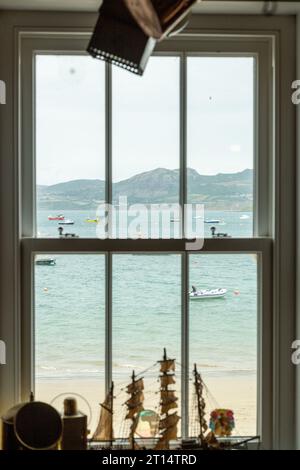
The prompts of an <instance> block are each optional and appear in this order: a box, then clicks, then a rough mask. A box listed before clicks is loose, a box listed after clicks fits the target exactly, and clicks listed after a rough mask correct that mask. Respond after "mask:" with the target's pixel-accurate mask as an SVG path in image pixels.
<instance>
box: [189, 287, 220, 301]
mask: <svg viewBox="0 0 300 470" xmlns="http://www.w3.org/2000/svg"><path fill="white" fill-rule="evenodd" d="M226 294H227V289H203V290H192V291H191V292H190V293H189V296H190V299H191V300H203V299H219V298H221V297H224V296H225V295H226Z"/></svg>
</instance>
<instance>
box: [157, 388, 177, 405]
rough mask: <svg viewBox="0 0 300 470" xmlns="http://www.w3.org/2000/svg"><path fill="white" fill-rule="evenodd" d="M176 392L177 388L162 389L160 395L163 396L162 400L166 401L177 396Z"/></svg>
mask: <svg viewBox="0 0 300 470" xmlns="http://www.w3.org/2000/svg"><path fill="white" fill-rule="evenodd" d="M175 393H176V392H175V390H161V391H160V396H161V398H162V401H163V402H164V403H165V401H167V402H168V401H170V400H171V401H172V400H173V399H174V398H176V395H175Z"/></svg>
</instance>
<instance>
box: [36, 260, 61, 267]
mask: <svg viewBox="0 0 300 470" xmlns="http://www.w3.org/2000/svg"><path fill="white" fill-rule="evenodd" d="M35 264H36V265H37V266H55V265H56V259H55V258H37V259H36V260H35Z"/></svg>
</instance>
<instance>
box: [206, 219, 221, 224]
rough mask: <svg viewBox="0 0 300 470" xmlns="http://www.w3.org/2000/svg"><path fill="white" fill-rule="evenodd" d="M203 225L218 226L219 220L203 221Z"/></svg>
mask: <svg viewBox="0 0 300 470" xmlns="http://www.w3.org/2000/svg"><path fill="white" fill-rule="evenodd" d="M204 223H205V224H219V223H220V220H218V219H208V220H204Z"/></svg>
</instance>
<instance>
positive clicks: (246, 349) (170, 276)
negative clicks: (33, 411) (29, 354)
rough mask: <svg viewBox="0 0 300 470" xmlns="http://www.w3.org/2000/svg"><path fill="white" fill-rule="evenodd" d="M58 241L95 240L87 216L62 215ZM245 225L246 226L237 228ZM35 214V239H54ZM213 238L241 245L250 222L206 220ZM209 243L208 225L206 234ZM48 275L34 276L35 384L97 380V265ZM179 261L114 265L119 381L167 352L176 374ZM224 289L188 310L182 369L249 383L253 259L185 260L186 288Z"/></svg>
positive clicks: (101, 339) (96, 260)
mask: <svg viewBox="0 0 300 470" xmlns="http://www.w3.org/2000/svg"><path fill="white" fill-rule="evenodd" d="M64 215H65V217H66V218H71V219H73V220H74V221H75V225H74V226H70V227H66V228H65V231H70V232H76V233H77V234H78V235H80V236H85V237H95V225H94V224H87V223H86V222H85V219H86V217H88V216H94V214H91V213H85V212H81V213H78V212H76V211H67V212H66V211H65V212H64ZM242 215H249V218H248V219H245V218H243V219H241V218H240V217H241V216H242ZM47 217H48V212H45V211H41V212H39V214H38V231H39V233H40V235H41V236H56V234H57V222H50V221H48V219H47ZM205 218H206V219H208V218H217V219H220V220H222V225H221V226H219V227H218V226H217V227H218V230H220V231H226V232H228V233H230V234H231V235H232V236H239V237H243V236H250V235H251V231H252V218H251V214H244V213H239V212H228V213H226V212H223V213H220V212H219V213H218V212H214V213H207V214H205ZM205 230H206V233H207V234H209V225H207V224H206V226H205ZM54 257H55V258H56V266H36V267H35V334H36V350H35V353H36V376H37V378H47V379H55V378H100V379H103V378H104V351H105V259H104V256H103V255H55V256H54ZM180 283H181V259H180V255H128V254H126V255H125V254H124V255H114V256H113V373H114V378H115V380H116V381H118V380H119V381H120V382H124V381H126V380H127V378H128V375H130V373H131V371H132V369H133V368H135V370H136V371H137V373H139V372H141V371H143V370H144V369H146V368H148V367H149V366H151V365H152V364H154V363H155V362H156V361H157V360H158V359H160V357H161V355H162V350H163V348H164V347H167V350H168V354H169V356H171V357H175V358H176V359H177V362H178V366H179V367H180V363H181V359H180V350H181V336H180V331H181V293H180V292H181V291H180V288H181V287H180V285H181V284H180ZM192 284H194V285H196V286H197V287H198V288H226V289H228V293H227V295H226V297H225V298H223V299H210V300H201V301H194V302H190V314H189V321H190V363H191V367H192V364H193V363H194V362H197V363H198V364H199V366H200V367H201V370H202V371H204V372H206V373H207V374H211V375H222V374H226V375H227V374H232V373H238V374H253V373H254V372H255V370H256V360H257V348H256V342H257V340H256V334H257V260H256V257H255V256H253V255H240V254H238V255H214V254H209V255H208V254H197V255H191V256H190V285H192Z"/></svg>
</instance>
